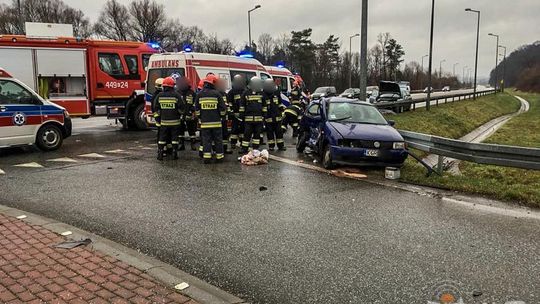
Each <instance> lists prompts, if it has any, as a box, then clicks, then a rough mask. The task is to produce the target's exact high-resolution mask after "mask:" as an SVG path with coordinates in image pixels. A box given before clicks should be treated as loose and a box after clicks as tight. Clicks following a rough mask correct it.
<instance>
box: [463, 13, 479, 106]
mask: <svg viewBox="0 0 540 304" xmlns="http://www.w3.org/2000/svg"><path fill="white" fill-rule="evenodd" d="M465 11H466V12H473V13H477V14H478V25H477V26H476V59H475V60H474V87H473V90H474V95H473V98H474V99H476V84H477V77H478V43H479V42H480V11H477V10H473V9H470V8H466V9H465Z"/></svg>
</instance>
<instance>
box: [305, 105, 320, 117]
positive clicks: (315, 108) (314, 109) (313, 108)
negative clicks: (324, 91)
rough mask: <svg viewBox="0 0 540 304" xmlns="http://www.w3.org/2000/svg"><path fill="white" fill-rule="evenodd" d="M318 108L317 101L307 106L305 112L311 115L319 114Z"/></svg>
mask: <svg viewBox="0 0 540 304" xmlns="http://www.w3.org/2000/svg"><path fill="white" fill-rule="evenodd" d="M319 108H320V105H319V104H318V103H314V104H312V105H311V106H309V108H308V110H307V112H308V114H309V115H311V116H319V115H321V114H320V113H319Z"/></svg>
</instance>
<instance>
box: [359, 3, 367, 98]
mask: <svg viewBox="0 0 540 304" xmlns="http://www.w3.org/2000/svg"><path fill="white" fill-rule="evenodd" d="M361 20H362V29H361V30H360V100H367V94H366V89H367V26H368V0H362V19H361Z"/></svg>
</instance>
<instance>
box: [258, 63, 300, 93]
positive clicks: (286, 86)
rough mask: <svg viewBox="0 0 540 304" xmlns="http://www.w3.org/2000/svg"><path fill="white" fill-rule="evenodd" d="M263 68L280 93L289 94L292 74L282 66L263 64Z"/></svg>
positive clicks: (293, 79)
mask: <svg viewBox="0 0 540 304" xmlns="http://www.w3.org/2000/svg"><path fill="white" fill-rule="evenodd" d="M264 68H265V69H266V70H267V71H268V73H269V74H270V76H272V78H274V82H275V83H276V85H277V86H278V88H279V90H280V91H281V93H283V94H285V95H289V93H291V90H292V87H293V83H294V81H295V76H294V74H293V73H292V72H291V71H289V70H288V69H287V68H285V67H282V66H265V67H264Z"/></svg>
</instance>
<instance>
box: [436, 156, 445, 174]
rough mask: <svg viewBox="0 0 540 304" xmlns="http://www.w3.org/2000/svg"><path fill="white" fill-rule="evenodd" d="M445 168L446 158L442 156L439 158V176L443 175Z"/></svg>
mask: <svg viewBox="0 0 540 304" xmlns="http://www.w3.org/2000/svg"><path fill="white" fill-rule="evenodd" d="M443 167H444V157H443V156H441V155H438V156H437V173H439V175H442V174H443Z"/></svg>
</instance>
